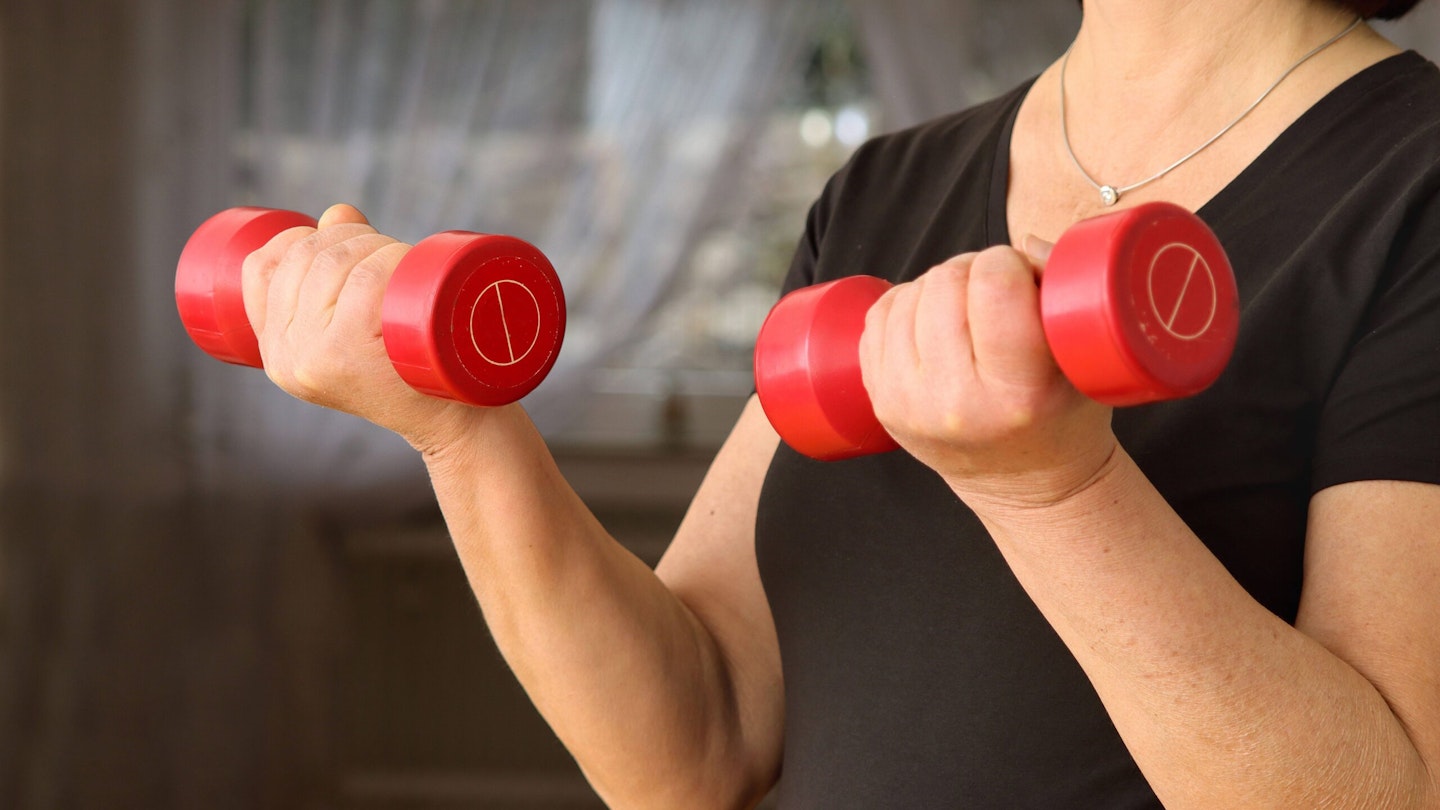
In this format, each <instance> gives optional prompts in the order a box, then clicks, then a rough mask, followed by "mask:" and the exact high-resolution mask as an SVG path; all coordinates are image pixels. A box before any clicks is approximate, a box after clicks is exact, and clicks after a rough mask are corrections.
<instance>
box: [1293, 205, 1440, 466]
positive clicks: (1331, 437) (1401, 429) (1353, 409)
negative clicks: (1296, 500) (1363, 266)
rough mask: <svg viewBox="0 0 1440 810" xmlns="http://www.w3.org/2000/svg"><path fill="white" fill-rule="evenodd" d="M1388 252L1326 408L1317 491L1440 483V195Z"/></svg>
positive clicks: (1318, 454)
mask: <svg viewBox="0 0 1440 810" xmlns="http://www.w3.org/2000/svg"><path fill="white" fill-rule="evenodd" d="M1425 214H1426V215H1424V216H1419V217H1415V218H1412V219H1411V221H1410V225H1409V226H1408V227H1406V228H1405V229H1404V231H1403V233H1405V234H1408V236H1407V237H1406V238H1405V239H1404V240H1403V242H1404V243H1403V244H1398V245H1395V246H1394V247H1393V248H1392V252H1391V253H1390V255H1391V257H1392V259H1393V261H1392V262H1391V268H1392V272H1390V273H1388V277H1387V278H1385V279H1384V283H1383V285H1382V286H1381V287H1380V289H1379V290H1378V292H1377V293H1376V295H1375V296H1374V298H1373V300H1372V302H1371V306H1370V310H1369V312H1368V314H1367V317H1366V319H1365V321H1364V322H1363V324H1362V327H1361V328H1360V329H1359V330H1358V332H1357V335H1356V338H1355V340H1354V342H1353V345H1352V347H1351V350H1350V352H1349V354H1348V356H1347V358H1346V359H1345V362H1344V364H1343V366H1342V367H1341V369H1340V372H1339V375H1338V376H1337V378H1336V380H1335V384H1334V386H1333V387H1332V389H1331V391H1330V393H1329V396H1328V397H1327V398H1326V400H1325V402H1324V405H1323V406H1322V409H1321V412H1320V420H1319V425H1318V429H1319V433H1318V436H1317V443H1316V457H1315V463H1314V467H1313V476H1312V481H1311V487H1312V491H1316V492H1318V491H1319V490H1321V489H1324V488H1326V487H1329V486H1334V485H1336V484H1342V483H1347V482H1351V481H1364V480H1402V481H1417V482H1424V483H1435V484H1440V193H1436V194H1434V195H1433V196H1432V200H1431V202H1430V204H1429V205H1428V206H1427V207H1426V210H1425Z"/></svg>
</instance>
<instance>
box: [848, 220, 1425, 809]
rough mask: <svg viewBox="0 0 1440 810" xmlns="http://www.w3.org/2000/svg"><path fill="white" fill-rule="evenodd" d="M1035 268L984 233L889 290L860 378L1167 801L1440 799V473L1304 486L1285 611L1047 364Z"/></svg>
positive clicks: (1103, 412) (1325, 803)
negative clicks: (971, 519)
mask: <svg viewBox="0 0 1440 810" xmlns="http://www.w3.org/2000/svg"><path fill="white" fill-rule="evenodd" d="M1035 272H1036V268H1035V267H1033V266H1032V264H1031V262H1030V261H1029V260H1028V259H1027V257H1025V256H1023V255H1021V254H1019V253H1017V252H1016V251H1014V250H1012V249H1010V248H1005V247H1002V248H995V249H992V250H989V251H986V252H984V253H980V254H971V255H968V256H962V257H958V258H957V259H955V260H952V261H951V262H948V263H947V264H945V265H942V266H940V267H937V268H935V269H934V270H932V271H930V273H929V274H927V275H926V276H923V277H922V278H921V279H920V280H919V281H917V282H912V283H911V284H907V285H899V286H897V287H896V288H894V289H893V290H891V291H890V292H889V293H887V296H886V298H882V299H881V302H880V303H879V304H878V305H877V307H876V308H875V310H873V311H872V313H871V317H870V320H869V321H868V322H867V326H866V330H865V334H864V337H863V338H862V344H861V357H862V365H863V368H864V371H865V382H866V388H867V390H869V391H870V394H871V397H872V399H874V401H875V406H876V413H877V415H879V416H880V418H881V420H882V422H883V423H884V424H885V425H886V427H887V429H889V430H890V432H891V434H892V435H894V436H895V437H896V439H897V440H899V441H900V443H901V445H902V446H904V447H905V448H906V449H908V450H910V452H911V453H912V454H914V455H916V456H917V458H920V460H922V461H924V462H925V463H926V464H927V465H928V466H930V467H931V468H932V469H935V470H936V471H937V472H938V473H939V474H940V475H941V476H942V477H943V478H944V479H945V481H946V482H947V483H948V484H949V485H950V487H951V489H952V490H953V491H954V492H955V493H956V495H957V496H958V497H960V498H961V499H962V500H964V501H965V502H966V503H967V504H968V505H969V506H971V507H972V508H973V509H974V510H975V511H976V513H977V514H978V515H979V516H980V518H981V520H982V521H983V522H984V523H985V525H986V527H987V529H989V531H990V533H991V535H992V536H993V537H994V539H995V542H996V545H997V546H998V547H999V549H1000V551H1001V553H1002V554H1003V555H1004V557H1005V559H1006V561H1007V562H1008V563H1009V565H1010V567H1011V570H1012V571H1013V572H1014V573H1015V575H1016V577H1017V578H1018V579H1019V581H1020V583H1021V585H1022V586H1024V588H1025V590H1026V592H1027V593H1028V594H1029V595H1030V597H1031V598H1032V599H1033V600H1034V602H1035V604H1036V605H1037V606H1038V607H1039V609H1040V611H1041V612H1042V613H1043V614H1044V616H1045V617H1046V619H1047V620H1048V621H1049V622H1050V624H1051V626H1052V627H1054V628H1055V630H1056V632H1057V633H1058V634H1059V635H1060V637H1061V639H1062V640H1063V641H1064V642H1065V644H1066V646H1067V647H1068V648H1069V649H1070V651H1071V652H1072V653H1073V654H1074V656H1075V658H1076V660H1077V661H1078V662H1079V663H1080V665H1081V667H1082V668H1083V669H1084V670H1085V672H1086V674H1087V676H1088V677H1089V679H1090V681H1091V683H1092V684H1093V685H1094V686H1095V688H1096V690H1097V692H1098V693H1099V695H1100V697H1101V700H1102V701H1103V702H1104V704H1105V706H1106V709H1107V710H1108V711H1109V713H1110V716H1111V718H1112V719H1113V720H1114V722H1115V725H1116V728H1117V729H1118V730H1119V732H1120V735H1121V737H1122V738H1123V739H1124V741H1125V743H1126V745H1127V746H1128V747H1129V749H1130V751H1131V753H1132V754H1133V755H1134V757H1135V759H1136V762H1137V763H1138V764H1139V766H1140V768H1141V770H1142V772H1143V773H1144V774H1145V776H1146V778H1147V779H1148V780H1149V781H1150V783H1151V785H1152V787H1153V788H1154V789H1155V791H1156V793H1157V794H1158V795H1159V797H1160V798H1161V800H1162V801H1164V802H1165V804H1166V806H1167V807H1169V808H1172V810H1183V809H1184V808H1197V809H1198V808H1214V807H1226V808H1250V807H1254V808H1274V807H1286V808H1288V807H1326V808H1357V810H1358V808H1367V810H1383V809H1385V808H1434V807H1437V806H1440V789H1437V785H1436V782H1435V773H1436V769H1437V765H1440V689H1437V680H1436V670H1437V666H1440V665H1437V662H1440V632H1437V627H1440V600H1436V599H1435V598H1434V596H1433V594H1434V592H1435V590H1434V589H1435V586H1436V584H1437V583H1440V544H1437V542H1436V540H1435V539H1434V538H1435V536H1434V533H1433V526H1434V525H1435V521H1436V519H1437V518H1440V487H1435V486H1429V485H1420V484H1394V483H1386V482H1368V483H1359V484H1349V485H1345V486H1342V487H1336V488H1333V489H1331V490H1327V491H1326V492H1323V493H1321V494H1320V495H1319V496H1317V497H1316V499H1315V501H1314V504H1313V506H1312V511H1311V518H1310V528H1309V551H1308V556H1307V561H1306V589H1305V594H1304V599H1303V603H1302V609H1301V614H1300V621H1299V622H1298V623H1297V626H1296V627H1291V626H1289V625H1287V624H1286V623H1285V622H1283V621H1281V620H1280V619H1279V618H1277V617H1276V616H1274V615H1273V614H1271V613H1270V612H1269V611H1267V610H1265V609H1264V608H1263V607H1262V606H1261V605H1260V604H1259V603H1257V602H1256V601H1255V600H1254V599H1252V598H1251V597H1250V596H1249V594H1247V593H1246V592H1245V591H1244V589H1243V588H1241V587H1240V585H1239V583H1237V582H1236V581H1235V579H1234V578H1233V577H1232V576H1231V575H1230V574H1229V572H1227V571H1226V570H1225V569H1224V567H1223V566H1222V565H1221V564H1220V563H1219V561H1218V560H1216V559H1215V558H1214V556H1213V555H1212V554H1211V553H1210V551H1209V550H1208V549H1207V548H1206V547H1205V546H1204V544H1203V543H1202V542H1201V541H1200V539H1199V538H1197V537H1196V536H1195V535H1194V534H1193V533H1192V532H1191V531H1190V530H1189V528H1188V527H1186V526H1185V524H1184V523H1183V522H1182V521H1181V520H1180V519H1179V517H1178V516H1176V515H1175V513H1174V511H1173V510H1172V509H1171V508H1170V506H1169V504H1167V503H1166V502H1165V501H1164V499H1163V498H1162V497H1161V496H1160V495H1159V493H1158V492H1156V491H1155V489H1154V487H1153V486H1152V485H1151V484H1150V482H1149V481H1148V480H1146V478H1145V477H1144V475H1143V474H1142V473H1141V472H1140V470H1139V468H1138V467H1136V466H1135V464H1134V463H1133V462H1132V461H1131V460H1130V458H1129V457H1128V456H1127V455H1126V454H1125V452H1124V451H1123V449H1121V448H1120V447H1119V446H1118V445H1117V443H1116V442H1115V439H1114V436H1113V434H1111V432H1110V429H1109V419H1108V416H1109V411H1108V410H1107V409H1105V408H1103V407H1102V406H1100V405H1098V404H1096V403H1094V402H1090V401H1088V400H1086V399H1084V398H1083V397H1081V396H1080V395H1079V394H1078V393H1077V392H1075V391H1074V389H1073V388H1071V387H1070V385H1069V383H1068V382H1066V381H1065V380H1064V379H1063V377H1061V376H1060V374H1059V371H1058V369H1056V368H1055V366H1054V361H1053V359H1051V358H1050V356H1049V354H1048V350H1047V348H1046V346H1045V344H1044V338H1043V333H1042V332H1041V331H1040V326H1039V322H1038V317H1039V316H1038V301H1037V298H1036V286H1035V283H1034V274H1035ZM907 288H908V289H907ZM957 348H958V350H957Z"/></svg>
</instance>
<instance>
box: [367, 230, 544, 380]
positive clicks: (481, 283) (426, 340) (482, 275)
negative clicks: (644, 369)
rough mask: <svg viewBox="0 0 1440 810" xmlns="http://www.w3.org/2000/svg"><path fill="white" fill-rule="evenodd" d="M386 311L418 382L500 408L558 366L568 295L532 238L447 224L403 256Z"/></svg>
mask: <svg viewBox="0 0 1440 810" xmlns="http://www.w3.org/2000/svg"><path fill="white" fill-rule="evenodd" d="M381 318H382V334H383V337H384V340H385V350H386V352H387V353H388V354H389V355H390V360H391V362H392V364H393V365H394V366H395V370H396V371H397V372H399V374H400V376H401V378H402V379H404V380H405V382H406V383H408V384H409V385H410V386H411V387H412V388H415V389H416V390H418V391H421V392H422V393H426V394H430V395H432V396H438V397H443V398H446V399H452V400H455V401H457V402H464V403H467V404H470V405H479V406H486V407H494V406H499V405H508V404H509V403H512V402H517V401H519V400H520V399H521V398H523V397H524V396H525V395H526V394H529V393H530V392H531V391H533V390H534V389H535V388H536V387H537V386H538V385H539V384H540V383H541V381H543V380H544V379H545V376H546V375H547V374H549V372H550V370H551V368H553V367H554V365H555V361H556V359H557V358H558V357H559V354H560V346H561V343H562V342H563V340H564V336H565V294H564V291H563V290H562V289H561V286H560V280H559V277H558V276H557V275H556V273H555V269H554V267H552V266H551V264H550V261H549V260H548V259H547V258H546V257H545V255H544V254H543V253H541V252H540V251H539V250H538V249H536V248H535V247H534V246H533V245H530V244H528V243H526V242H524V241H521V240H519V239H516V238H514V237H509V236H497V235H490V234H477V233H469V232H465V231H446V232H444V233H439V234H435V235H434V236H431V237H429V238H427V239H423V240H421V241H420V242H419V243H418V244H416V245H415V246H414V247H413V248H411V249H410V251H409V252H408V253H407V254H406V255H405V257H404V258H403V259H401V261H400V264H399V265H398V266H397V267H396V269H395V274H394V275H393V276H392V277H391V279H390V285H389V286H388V287H387V288H386V291H385V301H384V304H383V306H382V312H381Z"/></svg>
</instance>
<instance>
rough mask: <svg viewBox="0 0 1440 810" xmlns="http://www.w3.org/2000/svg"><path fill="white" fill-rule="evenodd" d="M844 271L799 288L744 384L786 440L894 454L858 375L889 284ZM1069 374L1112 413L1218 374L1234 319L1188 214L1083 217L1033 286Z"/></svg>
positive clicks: (829, 452)
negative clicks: (870, 316)
mask: <svg viewBox="0 0 1440 810" xmlns="http://www.w3.org/2000/svg"><path fill="white" fill-rule="evenodd" d="M890 286H891V285H890V283H889V282H887V281H884V280H882V279H879V278H872V277H869V276H851V277H847V278H842V279H839V280H836V281H831V282H827V283H823V284H818V285H815V286H812V287H806V288H802V289H800V290H796V291H794V292H792V293H790V294H789V295H787V296H786V297H785V298H784V299H782V300H781V301H780V303H778V304H777V305H776V306H775V308H774V310H772V311H771V313H770V316H769V317H768V318H767V319H766V321H765V324H764V326H762V327H761V330H760V335H759V338H758V339H757V341H756V345H755V387H756V391H757V393H758V394H759V397H760V404H761V405H762V407H763V408H764V410H765V413H766V415H767V416H768V417H769V419H770V422H771V424H772V425H773V426H774V427H775V429H776V431H777V432H778V433H779V434H780V436H781V438H783V439H784V440H785V441H786V443H787V444H789V445H790V446H791V447H792V448H794V449H795V450H797V451H798V452H800V453H803V454H805V455H808V456H811V457H813V458H817V459H821V460H838V459H844V458H852V457H855V456H861V455H868V454H871V453H880V452H886V451H888V450H893V449H895V447H896V445H895V442H894V440H893V439H892V438H891V437H890V436H889V434H887V433H886V432H885V429H884V428H883V427H882V426H881V425H880V423H879V421H878V420H877V419H876V418H875V415H874V409H873V407H872V405H871V402H870V397H869V394H868V393H867V392H866V391H865V387H864V384H863V382H862V380H861V376H860V359H859V344H860V335H861V333H862V332H863V331H864V328H865V313H866V312H867V311H868V310H869V308H870V306H871V305H873V304H874V302H875V301H876V300H877V299H878V298H880V296H881V295H883V294H884V293H885V291H886V290H887V289H889V288H890ZM1040 309H1041V312H1040V317H1041V321H1042V323H1043V326H1044V328H1045V335H1046V341H1047V342H1048V344H1049V346H1050V350H1051V353H1052V354H1053V355H1054V357H1055V360H1056V362H1057V364H1059V366H1060V369H1061V371H1062V372H1064V374H1065V376H1066V378H1068V379H1069V380H1070V382H1071V383H1072V384H1073V385H1074V386H1075V387H1076V388H1077V389H1078V390H1080V391H1081V392H1083V393H1085V394H1086V395H1087V396H1090V397H1091V398H1093V399H1095V400H1097V401H1100V402H1104V403H1106V404H1108V405H1113V406H1126V405H1138V404H1143V403H1147V402H1158V401H1162V400H1167V399H1178V398H1181V397H1187V396H1191V395H1194V394H1197V393H1199V392H1200V391H1203V390H1204V389H1205V388H1207V387H1209V386H1210V384H1211V383H1213V382H1214V381H1215V380H1216V379H1217V378H1218V377H1219V375H1220V373H1221V371H1223V370H1224V367H1225V365H1226V363H1227V362H1228V361H1229V358H1230V353H1231V351H1232V349H1233V348H1234V344H1235V337H1236V331H1237V328H1238V324H1239V306H1238V296H1237V294H1236V288H1235V280H1234V276H1233V273H1232V271H1231V268H1230V263H1229V261H1228V260H1227V258H1226V256H1225V252H1224V250H1223V249H1222V248H1221V247H1220V243H1219V241H1218V240H1217V239H1216V238H1215V235H1214V234H1213V233H1212V232H1211V231H1210V229H1209V228H1208V227H1206V226H1205V224H1204V223H1203V222H1201V221H1200V220H1199V218H1197V217H1196V216H1195V215H1194V214H1191V213H1190V212H1188V211H1186V210H1185V209H1183V208H1180V207H1179V206H1175V205H1170V204H1168V203H1149V204H1147V205H1142V206H1137V207H1135V208H1132V209H1129V210H1126V211H1121V212H1116V213H1112V214H1106V215H1103V216H1099V217H1095V218H1093V219H1089V220H1085V221H1083V222H1080V223H1077V224H1076V225H1074V226H1072V227H1071V228H1070V229H1069V230H1067V231H1066V232H1065V234H1064V235H1063V236H1062V237H1061V238H1060V240H1059V241H1058V242H1057V243H1056V244H1055V248H1054V250H1053V251H1052V253H1051V255H1050V258H1049V260H1048V262H1047V264H1046V268H1045V273H1044V274H1043V280H1042V283H1041V289H1040Z"/></svg>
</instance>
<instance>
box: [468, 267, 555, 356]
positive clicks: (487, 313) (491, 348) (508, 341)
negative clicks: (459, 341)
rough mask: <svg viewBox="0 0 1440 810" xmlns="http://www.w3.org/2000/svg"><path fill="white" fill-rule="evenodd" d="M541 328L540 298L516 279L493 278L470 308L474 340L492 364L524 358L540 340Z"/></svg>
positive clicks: (475, 344) (472, 337) (476, 348)
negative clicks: (495, 279)
mask: <svg viewBox="0 0 1440 810" xmlns="http://www.w3.org/2000/svg"><path fill="white" fill-rule="evenodd" d="M540 332H541V315H540V300H539V299H538V298H536V297H535V293H533V292H531V290H530V288H529V287H527V286H525V285H524V284H522V283H520V282H519V281H516V280H514V279H509V278H502V279H500V280H498V281H493V282H491V283H490V285H489V286H488V287H486V288H485V289H483V290H481V291H480V295H479V296H478V297H477V298H476V299H475V304H474V305H473V306H472V307H471V308H470V343H471V345H473V346H474V347H475V351H476V353H478V354H479V355H480V357H482V358H483V359H484V360H485V361H486V362H488V363H490V364H491V365H495V366H501V367H504V366H513V365H515V364H517V363H520V362H523V361H524V360H525V358H527V357H529V356H530V353H531V352H532V351H534V350H535V346H536V344H537V343H539V341H540ZM482 343H483V344H484V345H481V344H482Z"/></svg>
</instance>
